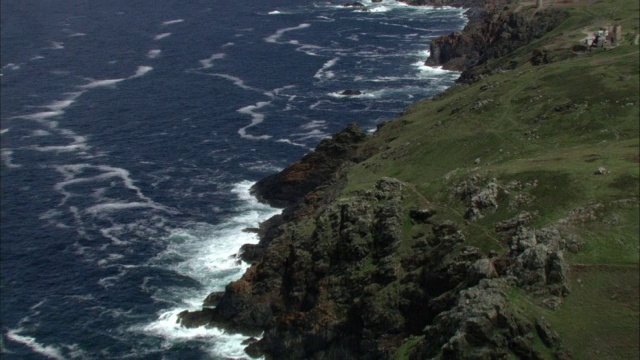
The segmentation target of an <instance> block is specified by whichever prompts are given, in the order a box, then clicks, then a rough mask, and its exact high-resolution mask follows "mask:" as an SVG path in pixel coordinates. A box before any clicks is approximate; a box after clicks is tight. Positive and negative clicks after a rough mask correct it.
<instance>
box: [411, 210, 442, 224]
mask: <svg viewBox="0 0 640 360" xmlns="http://www.w3.org/2000/svg"><path fill="white" fill-rule="evenodd" d="M435 214H436V211H435V210H434V209H432V208H421V209H413V210H411V211H410V212H409V216H410V217H411V219H412V220H413V221H414V222H415V223H416V224H426V223H428V221H429V219H430V218H431V217H432V216H433V215H435Z"/></svg>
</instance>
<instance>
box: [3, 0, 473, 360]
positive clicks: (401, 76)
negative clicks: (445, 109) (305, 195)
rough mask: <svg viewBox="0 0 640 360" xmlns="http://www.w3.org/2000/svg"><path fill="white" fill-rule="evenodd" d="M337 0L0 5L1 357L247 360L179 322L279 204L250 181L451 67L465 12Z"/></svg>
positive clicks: (380, 112)
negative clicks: (268, 201) (438, 62)
mask: <svg viewBox="0 0 640 360" xmlns="http://www.w3.org/2000/svg"><path fill="white" fill-rule="evenodd" d="M342 2H343V1H312V0H299V1H287V0H267V1H247V0H237V1H223V0H193V1H175V0H160V1H151V0H126V1H124V0H109V1H105V0H102V1H101V0H3V1H2V2H1V15H0V16H1V71H0V72H1V77H0V81H1V86H2V87H1V93H0V94H1V110H0V111H1V112H0V120H1V126H0V134H1V135H0V136H1V138H0V141H1V151H2V159H1V160H2V161H1V178H0V179H1V194H0V198H1V208H0V210H1V222H0V223H1V232H0V236H1V237H0V246H1V249H0V250H1V252H0V256H1V257H0V267H1V268H0V276H1V283H0V284H1V288H0V296H1V299H0V300H1V301H0V310H1V318H0V320H1V324H2V335H1V338H0V339H1V341H0V351H1V356H2V358H3V359H41V358H52V359H75V358H78V359H104V358H113V359H115V358H117V359H121V358H134V359H138V358H145V359H242V358H247V356H246V355H245V354H244V352H243V347H244V346H243V345H242V344H241V342H242V341H243V340H244V339H245V338H246V337H245V336H243V335H240V334H230V333H226V332H224V331H223V330H222V329H217V328H204V327H202V328H196V329H184V328H181V327H180V326H179V325H177V324H176V318H177V314H178V313H179V312H180V311H182V310H185V309H188V310H195V309H199V308H200V306H201V304H202V301H203V300H204V298H205V297H206V296H207V295H208V294H209V293H210V292H212V291H222V290H223V289H224V287H225V285H226V284H228V283H229V282H230V281H233V280H234V279H237V278H239V277H240V276H241V275H242V273H243V272H244V270H245V269H246V268H247V265H246V264H244V263H242V262H240V261H239V260H238V259H237V251H238V249H239V248H240V246H241V245H242V244H245V243H256V242H257V241H258V239H257V238H256V235H255V234H253V233H250V232H244V231H243V229H245V228H247V227H255V226H257V224H258V223H259V222H260V221H263V220H266V219H267V218H269V217H270V216H272V215H274V214H277V213H278V212H279V211H280V210H279V209H274V208H271V207H269V206H267V205H264V204H260V203H258V202H257V201H256V199H254V198H253V197H252V196H251V195H250V194H249V189H250V187H251V185H252V184H253V183H254V182H255V181H257V180H258V179H260V178H262V177H264V176H266V175H269V174H272V173H274V172H276V171H278V170H279V169H282V168H283V167H285V166H286V165H287V164H288V163H290V162H292V161H295V160H296V159H298V158H300V157H301V156H302V155H304V154H305V153H308V152H309V151H312V149H313V148H314V147H315V146H316V145H317V144H318V142H319V141H320V140H321V139H323V138H325V137H328V136H330V135H331V134H332V133H335V132H337V131H339V130H340V129H342V128H344V127H345V126H346V125H348V124H350V123H354V122H357V123H359V124H360V125H361V126H362V127H363V128H365V129H367V130H369V131H371V132H372V131H373V130H374V129H375V127H376V125H377V124H378V123H380V122H382V121H387V120H391V119H393V118H395V117H397V116H398V115H399V114H400V113H401V111H402V110H403V109H404V108H406V107H407V106H408V105H410V104H411V103H413V102H415V101H417V100H419V99H422V98H425V97H429V96H433V95H435V94H437V93H439V92H441V91H442V90H444V89H445V88H447V87H449V86H451V85H452V84H453V82H454V80H455V79H456V78H457V77H458V76H459V73H456V72H450V71H445V70H441V69H438V68H429V67H426V66H424V65H423V63H424V61H425V60H426V58H427V57H428V48H429V42H430V41H431V40H432V39H434V38H436V37H438V36H440V35H444V34H448V33H450V32H451V31H454V30H458V29H461V28H462V27H463V26H464V24H465V23H466V19H465V18H464V15H463V10H460V9H453V8H439V9H434V8H429V7H410V6H407V5H404V4H401V3H397V2H395V1H392V0H384V1H382V2H381V3H371V2H369V1H368V0H366V1H363V3H364V4H365V5H367V7H368V9H369V10H370V11H362V10H361V9H360V8H354V7H344V6H342V5H341V4H342ZM347 89H351V90H358V91H360V92H361V94H360V95H355V96H342V95H340V93H341V92H342V91H344V90H347Z"/></svg>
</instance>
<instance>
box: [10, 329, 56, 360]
mask: <svg viewBox="0 0 640 360" xmlns="http://www.w3.org/2000/svg"><path fill="white" fill-rule="evenodd" d="M22 331H24V329H22V328H20V329H12V330H9V331H7V338H8V339H9V340H11V341H14V342H17V343H20V344H22V345H25V346H27V347H29V348H30V349H31V350H33V351H34V352H36V353H38V354H40V355H43V356H46V357H47V358H49V359H64V356H63V355H62V352H61V351H60V349H58V348H57V347H55V346H53V345H43V344H41V343H39V342H38V341H37V340H36V338H34V337H31V336H26V335H20V332H22Z"/></svg>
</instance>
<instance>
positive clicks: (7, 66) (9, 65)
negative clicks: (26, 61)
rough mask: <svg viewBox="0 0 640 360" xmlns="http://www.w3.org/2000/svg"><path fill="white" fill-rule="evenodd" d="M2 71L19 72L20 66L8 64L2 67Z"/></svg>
mask: <svg viewBox="0 0 640 360" xmlns="http://www.w3.org/2000/svg"><path fill="white" fill-rule="evenodd" d="M2 68H3V69H8V70H20V64H14V63H8V64H7V65H5V66H3V67H2Z"/></svg>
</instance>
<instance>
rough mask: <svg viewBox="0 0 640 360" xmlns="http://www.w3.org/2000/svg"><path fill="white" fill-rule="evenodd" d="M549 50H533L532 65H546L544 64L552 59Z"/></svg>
mask: <svg viewBox="0 0 640 360" xmlns="http://www.w3.org/2000/svg"><path fill="white" fill-rule="evenodd" d="M548 55H549V52H548V51H547V50H544V49H535V50H533V52H532V53H531V60H530V61H531V65H534V66H537V65H544V64H548V63H550V62H551V61H550V60H549V56H548Z"/></svg>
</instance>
